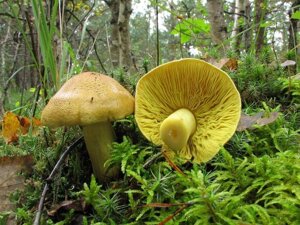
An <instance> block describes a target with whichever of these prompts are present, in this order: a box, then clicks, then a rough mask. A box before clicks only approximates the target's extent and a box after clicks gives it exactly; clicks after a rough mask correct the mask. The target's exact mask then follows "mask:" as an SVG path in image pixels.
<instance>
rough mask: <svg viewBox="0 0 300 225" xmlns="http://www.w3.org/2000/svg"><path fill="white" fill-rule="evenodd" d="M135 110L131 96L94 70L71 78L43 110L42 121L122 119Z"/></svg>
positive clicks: (63, 123)
mask: <svg viewBox="0 0 300 225" xmlns="http://www.w3.org/2000/svg"><path fill="white" fill-rule="evenodd" d="M133 111H134V98H133V96H132V95H131V94H130V93H129V92H128V91H127V90H126V89H125V88H124V87H123V86H122V85H121V84H119V83H118V82H117V81H116V80H114V79H113V78H111V77H109V76H106V75H102V74H99V73H94V72H84V73H81V74H78V75H75V76H73V77H71V78H70V79H69V80H68V81H66V83H64V85H63V86H62V87H61V89H60V90H59V91H58V92H57V93H56V94H55V95H54V96H53V97H52V98H51V99H50V101H49V102H48V104H47V105H46V107H45V108H44V110H43V111H42V116H41V117H42V124H43V125H46V126H49V127H52V128H55V127H59V126H71V125H89V124H94V123H99V122H104V121H113V120H117V119H121V118H124V117H125V116H127V115H130V114H131V113H133Z"/></svg>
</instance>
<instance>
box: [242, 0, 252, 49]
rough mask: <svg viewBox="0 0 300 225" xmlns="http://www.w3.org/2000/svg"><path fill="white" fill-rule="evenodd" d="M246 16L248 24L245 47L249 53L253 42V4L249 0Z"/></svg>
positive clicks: (246, 0)
mask: <svg viewBox="0 0 300 225" xmlns="http://www.w3.org/2000/svg"><path fill="white" fill-rule="evenodd" d="M245 15H246V24H245V33H244V46H245V50H246V52H249V50H250V48H251V40H252V34H253V33H252V29H250V27H251V3H250V1H249V0H245Z"/></svg>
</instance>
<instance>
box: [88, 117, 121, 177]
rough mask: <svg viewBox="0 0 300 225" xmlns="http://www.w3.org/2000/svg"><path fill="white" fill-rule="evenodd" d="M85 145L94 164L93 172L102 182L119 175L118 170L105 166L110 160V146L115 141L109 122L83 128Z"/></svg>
mask: <svg viewBox="0 0 300 225" xmlns="http://www.w3.org/2000/svg"><path fill="white" fill-rule="evenodd" d="M83 136H84V140H85V144H86V147H87V150H88V153H89V156H90V159H91V162H92V167H93V172H94V175H95V176H96V178H97V179H98V180H100V181H105V180H107V179H109V178H111V177H113V176H115V175H116V174H117V173H118V168H110V169H109V170H107V167H105V166H104V163H105V162H106V161H107V160H108V159H109V158H110V145H111V143H112V142H113V141H114V131H113V128H112V125H111V123H110V122H109V121H107V122H100V123H95V124H92V125H87V126H83Z"/></svg>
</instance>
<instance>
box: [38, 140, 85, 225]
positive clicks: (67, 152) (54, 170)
mask: <svg viewBox="0 0 300 225" xmlns="http://www.w3.org/2000/svg"><path fill="white" fill-rule="evenodd" d="M82 140H83V137H80V138H78V139H77V140H76V141H75V142H74V143H73V144H72V145H70V146H69V147H68V148H67V149H66V151H64V153H63V154H62V155H61V156H60V158H59V160H58V161H57V163H56V164H55V166H54V168H53V170H52V171H51V173H50V175H49V176H48V178H47V179H46V184H45V186H44V189H43V192H42V195H41V198H40V202H39V206H38V210H37V212H36V215H35V219H34V223H33V225H39V224H40V219H41V215H42V210H43V207H44V201H45V198H46V193H47V191H48V189H49V182H51V181H52V179H53V177H54V175H55V174H56V173H57V171H58V169H59V168H60V166H61V165H62V164H63V162H64V160H65V158H66V156H67V155H68V154H69V153H70V152H71V151H72V150H73V149H74V148H75V147H76V146H77V145H78V144H79V143H81V142H82Z"/></svg>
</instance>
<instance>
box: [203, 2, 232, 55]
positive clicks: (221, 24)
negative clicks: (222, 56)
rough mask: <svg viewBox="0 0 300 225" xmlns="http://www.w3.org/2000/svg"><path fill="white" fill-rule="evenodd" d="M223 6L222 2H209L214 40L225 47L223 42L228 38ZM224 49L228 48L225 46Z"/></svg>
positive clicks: (209, 17) (208, 8) (208, 7)
mask: <svg viewBox="0 0 300 225" xmlns="http://www.w3.org/2000/svg"><path fill="white" fill-rule="evenodd" d="M223 4H224V3H223V1H222V0H207V12H208V20H209V22H210V25H211V34H212V39H213V41H214V43H215V44H217V45H223V41H224V40H226V38H227V27H226V24H225V18H224V8H223ZM223 49H224V50H226V46H224V45H223ZM224 52H225V51H224Z"/></svg>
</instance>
